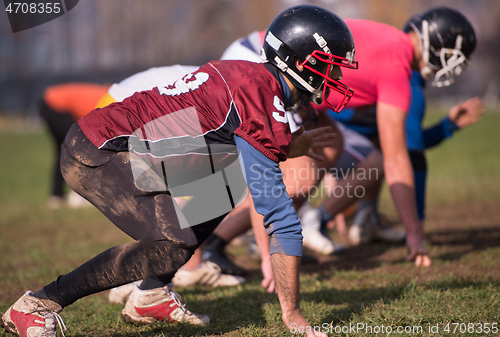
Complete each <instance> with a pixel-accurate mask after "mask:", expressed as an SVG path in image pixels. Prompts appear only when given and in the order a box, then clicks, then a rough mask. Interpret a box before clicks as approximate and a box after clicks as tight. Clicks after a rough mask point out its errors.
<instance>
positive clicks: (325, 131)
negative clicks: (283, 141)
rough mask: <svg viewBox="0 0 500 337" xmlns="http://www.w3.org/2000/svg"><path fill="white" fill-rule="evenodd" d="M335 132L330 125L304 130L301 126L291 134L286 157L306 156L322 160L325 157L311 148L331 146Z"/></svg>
mask: <svg viewBox="0 0 500 337" xmlns="http://www.w3.org/2000/svg"><path fill="white" fill-rule="evenodd" d="M334 140H335V133H333V132H332V128H331V127H330V126H324V127H320V128H315V129H312V130H307V131H305V129H304V127H303V126H300V128H299V129H298V130H297V131H295V132H294V133H293V134H292V144H291V148H290V152H289V154H288V158H295V157H300V156H308V157H311V158H312V159H315V160H319V161H323V160H324V159H325V158H324V157H323V156H320V155H318V154H316V153H315V152H314V151H313V149H315V148H323V147H328V146H333V145H334V142H333V141H334Z"/></svg>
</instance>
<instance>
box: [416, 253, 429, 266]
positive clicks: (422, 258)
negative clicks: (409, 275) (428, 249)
mask: <svg viewBox="0 0 500 337" xmlns="http://www.w3.org/2000/svg"><path fill="white" fill-rule="evenodd" d="M431 264H432V260H431V258H430V257H429V255H427V254H418V255H417V256H416V257H415V266H417V267H430V266H431Z"/></svg>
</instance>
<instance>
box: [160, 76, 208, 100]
mask: <svg viewBox="0 0 500 337" xmlns="http://www.w3.org/2000/svg"><path fill="white" fill-rule="evenodd" d="M208 77H209V76H208V74H207V73H196V74H187V75H186V76H184V77H183V78H181V79H179V80H177V81H175V82H174V84H171V85H169V86H167V87H158V91H159V92H160V94H162V95H168V96H175V95H180V94H185V93H186V92H189V90H196V89H198V88H199V87H200V86H201V85H202V84H203V83H205V82H206V81H208Z"/></svg>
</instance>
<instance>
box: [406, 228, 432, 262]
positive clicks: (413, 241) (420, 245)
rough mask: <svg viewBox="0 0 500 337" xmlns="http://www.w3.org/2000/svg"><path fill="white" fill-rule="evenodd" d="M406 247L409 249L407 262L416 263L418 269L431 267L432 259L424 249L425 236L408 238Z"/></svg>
mask: <svg viewBox="0 0 500 337" xmlns="http://www.w3.org/2000/svg"><path fill="white" fill-rule="evenodd" d="M406 246H407V247H408V255H407V256H406V260H407V261H413V262H415V266H416V267H430V266H431V264H432V259H431V258H430V256H429V254H428V253H427V250H426V249H425V247H424V235H423V233H421V234H420V235H409V236H407V237H406Z"/></svg>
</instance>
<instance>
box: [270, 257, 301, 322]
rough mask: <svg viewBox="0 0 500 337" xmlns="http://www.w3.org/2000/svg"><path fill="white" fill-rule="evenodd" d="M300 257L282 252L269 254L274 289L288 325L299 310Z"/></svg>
mask: <svg viewBox="0 0 500 337" xmlns="http://www.w3.org/2000/svg"><path fill="white" fill-rule="evenodd" d="M300 259H301V258H300V257H298V256H290V255H284V254H273V255H271V263H272V266H273V274H274V279H275V281H276V291H277V293H278V298H279V301H280V305H281V310H282V311H283V321H284V322H285V324H287V326H290V324H291V323H294V322H291V321H290V319H291V318H292V317H294V316H295V315H296V313H297V312H300V289H299V288H300V286H299V266H300Z"/></svg>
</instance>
